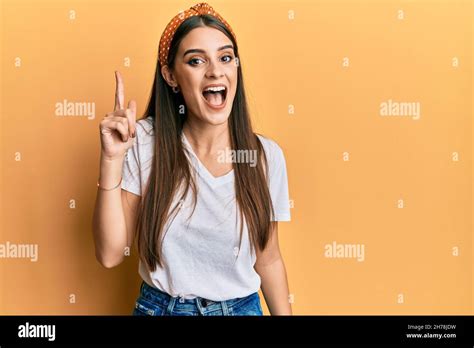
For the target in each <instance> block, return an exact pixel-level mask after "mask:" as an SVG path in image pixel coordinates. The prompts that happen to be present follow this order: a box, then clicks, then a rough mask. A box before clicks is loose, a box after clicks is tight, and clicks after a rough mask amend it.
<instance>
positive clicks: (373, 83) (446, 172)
mask: <svg viewBox="0 0 474 348" xmlns="http://www.w3.org/2000/svg"><path fill="white" fill-rule="evenodd" d="M194 3H196V1H135V0H133V1H132V0H129V1H11V0H10V1H2V18H1V19H2V33H1V50H2V53H1V56H2V62H1V79H2V85H1V88H2V95H1V99H0V102H1V103H2V104H1V150H2V151H1V156H2V157H1V162H0V165H1V168H0V169H1V175H2V176H1V181H0V185H1V187H0V189H1V191H0V192H1V200H0V205H1V206H0V208H1V209H0V213H1V225H0V228H1V230H0V233H1V234H0V243H5V242H6V241H9V242H11V243H26V244H30V243H31V244H33V243H37V244H38V245H39V260H38V261H37V262H30V261H29V260H25V259H0V314H130V313H131V312H132V310H133V306H134V302H135V299H136V297H137V296H138V288H139V284H140V279H139V275H138V270H137V267H138V265H137V258H136V253H135V251H134V253H133V255H132V256H131V257H130V258H129V259H127V260H126V261H125V262H124V263H123V264H121V265H120V266H118V267H117V268H115V269H111V270H107V269H104V268H102V267H101V266H100V265H99V263H98V262H97V261H96V259H95V256H94V245H93V240H92V231H91V221H92V213H93V207H94V202H95V196H96V190H97V188H96V182H97V177H98V174H99V154H100V141H99V129H98V126H99V123H100V121H101V120H102V118H103V116H104V115H105V113H106V112H110V111H112V110H113V105H114V88H115V80H114V70H120V71H121V73H122V75H123V76H124V81H125V93H126V99H127V100H128V99H131V98H134V99H136V100H137V104H138V111H139V115H141V114H142V112H143V111H144V108H145V104H146V102H147V100H148V97H149V94H150V89H151V86H152V81H153V74H154V69H155V65H156V63H155V61H156V59H157V47H158V42H159V38H160V35H161V33H162V31H163V29H164V27H165V25H166V24H167V23H168V21H169V20H170V19H171V18H172V17H173V16H174V15H175V14H177V13H178V12H179V11H180V10H183V9H186V8H188V7H189V6H191V5H193V4H194ZM210 4H211V5H212V6H213V7H214V8H215V9H216V10H217V11H218V12H219V13H220V14H221V15H222V16H223V17H224V18H226V20H227V21H228V22H229V23H230V24H231V26H232V27H233V29H234V31H235V33H236V35H237V39H238V43H239V48H240V53H241V63H242V67H243V71H244V78H245V83H246V87H247V92H248V97H249V101H250V106H251V110H252V117H253V121H254V126H255V128H256V130H257V131H259V132H261V133H263V134H265V135H267V136H270V137H271V138H273V139H274V140H276V141H277V142H278V144H280V146H281V147H282V148H283V150H284V153H285V156H286V161H287V166H288V176H289V189H290V198H291V199H292V200H293V203H294V207H293V208H292V211H291V214H292V221H291V222H286V223H280V233H279V235H280V244H281V250H282V253H283V257H284V260H285V263H286V267H287V272H288V278H289V285H290V292H291V293H292V295H293V299H294V300H293V301H294V302H293V311H294V313H295V314H304V315H308V314H472V313H473V306H472V304H473V300H474V296H473V285H472V279H473V273H472V272H473V267H472V264H473V258H472V247H473V240H472V226H473V220H472V194H473V189H472V179H473V177H472V97H473V90H472V59H473V57H472V30H473V24H472V23H473V3H472V1H448V0H445V1H242V0H238V1H237V0H232V1H224V0H216V1H212V2H210ZM70 11H74V13H75V19H71V18H70V16H71V13H72V12H70ZM291 11H293V12H291ZM400 11H402V12H400ZM292 13H294V18H289V17H291V14H292ZM400 16H403V18H401V17H400ZM127 57H128V58H129V59H130V66H125V65H124V63H125V61H126V59H127ZM18 58H20V60H21V66H15V62H18ZM345 58H347V59H348V60H349V66H344V64H343V63H344V59H345ZM453 59H457V60H458V62H459V65H458V66H453V61H454V60H453ZM64 99H67V100H68V101H72V102H94V103H95V105H96V110H95V119H92V120H88V119H87V118H86V117H75V116H74V117H73V116H69V117H58V116H56V115H55V104H56V103H57V102H62V101H63V100H64ZM389 99H392V100H393V101H404V102H419V103H420V105H421V117H420V119H419V120H414V119H412V118H410V117H382V116H381V115H380V113H379V108H380V104H381V103H382V102H385V101H388V100H389ZM290 105H293V106H294V114H292V113H289V106H290ZM345 153H346V154H348V155H349V160H348V161H347V160H344V154H345ZM453 153H457V154H458V156H459V160H458V161H453ZM18 154H21V161H18V160H16V159H15V158H16V156H17V155H18ZM400 199H402V200H403V203H404V204H403V208H400V207H399V206H398V204H399V200H400ZM71 204H72V207H71ZM333 241H335V242H337V243H351V244H352V243H354V244H364V246H365V260H364V261H363V262H357V260H355V259H351V258H345V259H330V258H326V257H325V256H324V246H325V245H326V244H331V243H332V242H333ZM456 247H457V248H459V255H458V256H454V255H453V248H456ZM260 294H261V293H260ZM71 295H74V297H75V303H71V301H70V300H71V298H72V297H71ZM261 295H262V294H261ZM400 295H402V296H403V302H402V303H400V301H399V300H400ZM262 303H264V301H263V297H262ZM265 313H266V314H268V309H267V308H265Z"/></svg>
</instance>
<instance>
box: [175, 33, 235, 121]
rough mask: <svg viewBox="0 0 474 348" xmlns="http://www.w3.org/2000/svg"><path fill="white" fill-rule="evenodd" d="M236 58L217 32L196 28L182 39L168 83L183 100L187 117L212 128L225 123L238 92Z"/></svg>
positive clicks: (228, 40) (230, 45) (228, 43)
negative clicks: (174, 85) (170, 81)
mask: <svg viewBox="0 0 474 348" xmlns="http://www.w3.org/2000/svg"><path fill="white" fill-rule="evenodd" d="M235 58H236V57H235V54H234V50H233V45H232V41H231V40H230V39H229V38H228V37H227V36H225V35H224V33H222V32H221V31H219V30H217V29H214V28H210V27H199V28H195V29H193V30H191V31H190V32H189V33H188V34H187V35H186V36H185V37H184V38H183V40H182V41H181V43H180V45H179V47H178V51H177V54H176V57H175V64H174V69H173V71H172V73H171V80H173V81H174V83H177V85H178V86H179V88H180V90H181V93H182V94H183V96H184V100H185V102H186V108H187V110H188V113H189V115H188V116H191V117H196V118H198V119H199V120H200V121H203V122H206V123H209V124H213V125H218V124H222V123H225V122H226V121H227V119H228V118H229V115H230V111H231V110H232V103H233V101H234V97H235V91H236V88H237V61H236V59H235ZM168 81H169V80H168Z"/></svg>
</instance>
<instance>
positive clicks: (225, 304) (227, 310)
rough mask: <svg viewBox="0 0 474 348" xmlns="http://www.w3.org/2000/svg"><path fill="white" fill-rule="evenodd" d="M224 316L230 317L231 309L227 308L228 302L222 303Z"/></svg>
mask: <svg viewBox="0 0 474 348" xmlns="http://www.w3.org/2000/svg"><path fill="white" fill-rule="evenodd" d="M221 306H222V314H223V315H229V308H228V307H227V301H221Z"/></svg>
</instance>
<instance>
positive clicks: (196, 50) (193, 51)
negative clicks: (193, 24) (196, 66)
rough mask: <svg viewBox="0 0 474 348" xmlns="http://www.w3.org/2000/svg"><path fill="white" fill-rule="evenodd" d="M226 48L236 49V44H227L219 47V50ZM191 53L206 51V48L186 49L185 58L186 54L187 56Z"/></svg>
mask: <svg viewBox="0 0 474 348" xmlns="http://www.w3.org/2000/svg"><path fill="white" fill-rule="evenodd" d="M226 48H232V50H233V49H234V46H232V45H225V46H222V47H219V48H218V49H217V50H218V51H222V50H225V49H226ZM189 53H206V51H205V50H203V49H201V48H191V49H189V50H186V52H184V54H183V58H184V56H186V55H187V54H189Z"/></svg>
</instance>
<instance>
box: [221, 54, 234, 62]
mask: <svg viewBox="0 0 474 348" xmlns="http://www.w3.org/2000/svg"><path fill="white" fill-rule="evenodd" d="M222 59H224V62H226V63H227V62H230V61H231V60H232V56H231V55H225V56H224V57H222Z"/></svg>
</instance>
